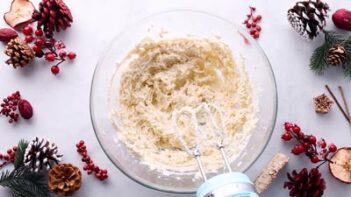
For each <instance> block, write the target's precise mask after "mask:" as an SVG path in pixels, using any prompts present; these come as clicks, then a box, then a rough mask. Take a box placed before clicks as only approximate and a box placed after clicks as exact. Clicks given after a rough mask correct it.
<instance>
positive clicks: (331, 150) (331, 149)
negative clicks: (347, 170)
mask: <svg viewBox="0 0 351 197" xmlns="http://www.w3.org/2000/svg"><path fill="white" fill-rule="evenodd" d="M337 149H338V148H337V147H336V146H335V144H330V145H329V151H330V152H335V151H336V150H337Z"/></svg>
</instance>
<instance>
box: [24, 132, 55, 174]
mask: <svg viewBox="0 0 351 197" xmlns="http://www.w3.org/2000/svg"><path fill="white" fill-rule="evenodd" d="M61 157H62V155H60V154H58V153H57V146H56V145H55V144H54V143H50V142H49V141H47V140H45V139H44V138H41V139H39V138H38V137H36V138H34V139H33V140H32V141H31V142H30V143H29V144H28V147H27V149H26V151H25V154H24V165H25V166H27V167H29V168H30V169H31V170H32V171H34V172H39V171H41V170H49V169H50V168H52V167H53V166H54V165H55V164H58V163H59V161H60V160H61Z"/></svg>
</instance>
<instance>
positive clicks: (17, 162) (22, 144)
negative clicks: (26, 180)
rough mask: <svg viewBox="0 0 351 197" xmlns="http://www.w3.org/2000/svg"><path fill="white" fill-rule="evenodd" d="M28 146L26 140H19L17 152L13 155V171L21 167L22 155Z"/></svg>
mask: <svg viewBox="0 0 351 197" xmlns="http://www.w3.org/2000/svg"><path fill="white" fill-rule="evenodd" d="M27 146H28V142H27V141H26V140H20V141H19V142H18V145H17V150H16V154H15V160H14V163H13V164H14V166H15V169H17V168H19V167H21V166H23V165H24V164H23V160H24V153H25V151H26V148H27Z"/></svg>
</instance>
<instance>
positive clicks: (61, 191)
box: [48, 164, 82, 196]
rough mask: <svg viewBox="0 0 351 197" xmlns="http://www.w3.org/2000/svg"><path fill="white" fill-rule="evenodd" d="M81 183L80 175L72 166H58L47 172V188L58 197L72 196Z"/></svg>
mask: <svg viewBox="0 0 351 197" xmlns="http://www.w3.org/2000/svg"><path fill="white" fill-rule="evenodd" d="M81 181H82V173H81V172H80V170H79V168H77V167H75V166H73V165H72V164H59V165H56V166H55V167H54V168H52V169H51V170H50V171H49V180H48V185H49V188H50V189H51V190H52V191H53V192H54V193H56V194H57V195H59V196H72V195H73V193H74V192H75V191H77V190H79V188H80V185H81Z"/></svg>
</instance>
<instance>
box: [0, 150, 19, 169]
mask: <svg viewBox="0 0 351 197" xmlns="http://www.w3.org/2000/svg"><path fill="white" fill-rule="evenodd" d="M16 150H17V147H16V146H14V147H12V149H8V150H7V152H6V154H1V153H0V160H2V161H3V162H2V163H1V164H0V169H1V168H3V167H4V166H6V165H7V164H9V163H13V162H14V161H15V155H16Z"/></svg>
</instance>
